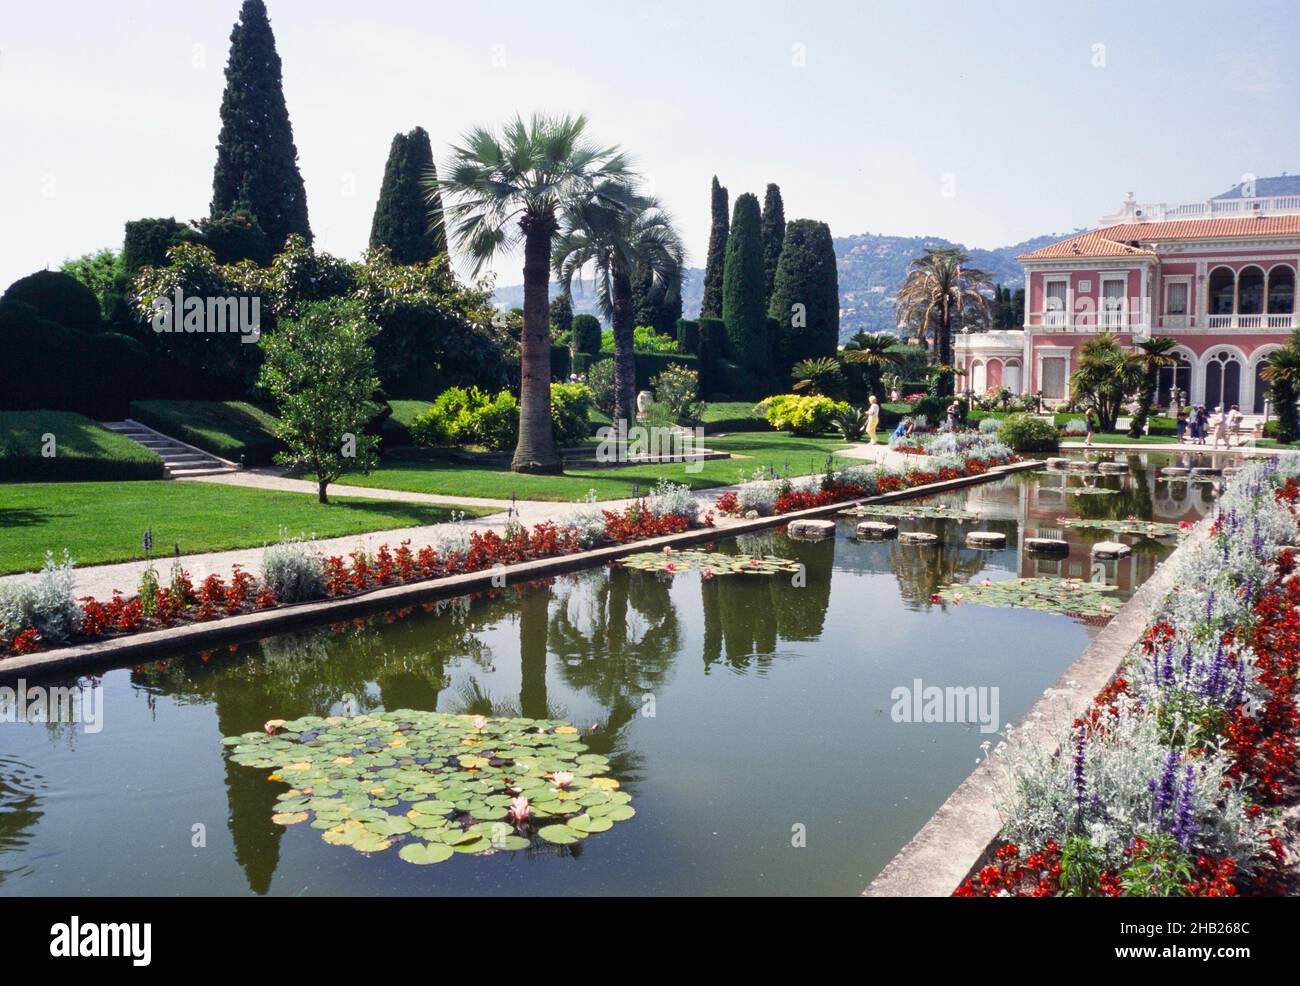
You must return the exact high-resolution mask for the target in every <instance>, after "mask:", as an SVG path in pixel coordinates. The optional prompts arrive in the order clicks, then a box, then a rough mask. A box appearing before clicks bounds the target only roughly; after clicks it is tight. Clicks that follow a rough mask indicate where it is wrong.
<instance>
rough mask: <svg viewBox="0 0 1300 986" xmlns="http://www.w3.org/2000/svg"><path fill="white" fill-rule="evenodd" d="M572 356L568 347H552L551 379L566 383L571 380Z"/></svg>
mask: <svg viewBox="0 0 1300 986" xmlns="http://www.w3.org/2000/svg"><path fill="white" fill-rule="evenodd" d="M571 358H572V357H571V355H570V353H569V347H568V346H557V345H552V346H551V379H552V380H559V381H560V382H561V383H565V382H567V381H568V379H569V374H570V373H571V372H572V369H571V366H572V364H571V362H570V360H571Z"/></svg>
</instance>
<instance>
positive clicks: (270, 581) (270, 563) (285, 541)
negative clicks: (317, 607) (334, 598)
mask: <svg viewBox="0 0 1300 986" xmlns="http://www.w3.org/2000/svg"><path fill="white" fill-rule="evenodd" d="M262 581H263V582H264V583H265V584H266V587H267V588H268V589H270V590H271V593H272V594H273V595H274V596H275V601H276V602H280V603H298V602H303V601H305V600H308V599H324V598H325V595H326V592H325V559H324V558H322V557H321V553H320V552H319V551H317V550H316V546H315V545H313V544H310V543H308V542H307V541H305V540H303V539H301V538H290V537H286V536H284V535H283V533H282V535H281V538H280V540H279V541H278V542H277V543H276V544H273V545H270V546H269V547H268V548H267V549H266V550H265V551H264V552H262Z"/></svg>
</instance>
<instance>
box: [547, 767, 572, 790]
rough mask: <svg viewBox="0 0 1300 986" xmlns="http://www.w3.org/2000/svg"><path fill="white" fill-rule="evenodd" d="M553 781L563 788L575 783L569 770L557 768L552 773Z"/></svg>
mask: <svg viewBox="0 0 1300 986" xmlns="http://www.w3.org/2000/svg"><path fill="white" fill-rule="evenodd" d="M551 783H552V784H554V785H555V786H556V787H558V788H560V789H561V790H563V789H564V788H566V787H568V786H569V785H570V784H572V783H573V775H572V774H571V773H569V772H568V771H567V770H557V771H556V772H555V773H553V774H552V775H551Z"/></svg>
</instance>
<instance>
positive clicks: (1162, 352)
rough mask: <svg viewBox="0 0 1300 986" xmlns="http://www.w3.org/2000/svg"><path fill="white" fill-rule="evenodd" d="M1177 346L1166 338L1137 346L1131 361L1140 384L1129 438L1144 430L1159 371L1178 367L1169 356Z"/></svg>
mask: <svg viewBox="0 0 1300 986" xmlns="http://www.w3.org/2000/svg"><path fill="white" fill-rule="evenodd" d="M1177 345H1178V340H1176V339H1170V338H1168V337H1167V336H1156V337H1155V338H1154V339H1147V340H1146V341H1144V342H1139V343H1138V344H1137V352H1136V353H1135V354H1134V355H1133V357H1132V360H1133V362H1135V363H1136V369H1137V371H1138V373H1139V374H1140V375H1141V378H1142V384H1141V386H1140V387H1139V388H1138V395H1137V404H1138V407H1137V413H1136V414H1134V415H1133V420H1132V421H1131V422H1130V423H1129V426H1128V434H1129V437H1130V438H1140V437H1141V435H1142V432H1143V431H1145V430H1146V424H1147V418H1148V417H1150V415H1151V404H1152V402H1153V401H1154V400H1155V397H1156V387H1158V386H1159V383H1160V370H1161V368H1162V367H1166V366H1177V365H1178V358H1177V357H1176V356H1172V355H1170V351H1171V350H1172V349H1173V348H1174V347H1175V346H1177Z"/></svg>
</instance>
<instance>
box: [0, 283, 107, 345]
mask: <svg viewBox="0 0 1300 986" xmlns="http://www.w3.org/2000/svg"><path fill="white" fill-rule="evenodd" d="M3 300H5V301H14V302H21V303H22V304H25V305H31V306H32V308H33V309H34V310H35V312H36V314H37V315H38V316H39V317H40V318H44V319H48V320H49V321H51V322H57V323H58V324H59V325H64V326H67V327H68V328H69V329H77V330H78V331H80V332H98V331H100V330H101V329H102V328H103V327H104V322H103V318H102V317H101V315H100V310H99V299H98V298H97V297H95V292H94V291H92V290H90V288H88V287H86V285H84V284H82V283H81V282H80V281H78V280H77V279H76V278H75V277H73V276H72V275H71V274H64V273H63V272H62V271H53V270H38V271H37V272H36V273H35V274H28V275H27V276H26V277H23V278H20V279H19V280H17V281H14V283H13V284H11V285H9V288H8V290H6V291H5V293H4V299H3Z"/></svg>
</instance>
